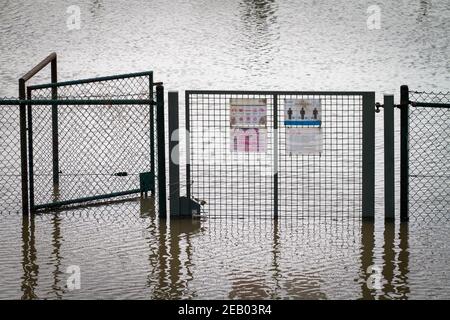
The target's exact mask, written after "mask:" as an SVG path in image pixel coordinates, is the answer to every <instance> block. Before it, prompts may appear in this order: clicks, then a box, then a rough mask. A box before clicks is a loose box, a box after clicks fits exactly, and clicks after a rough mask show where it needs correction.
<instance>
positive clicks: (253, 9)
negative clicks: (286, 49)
mask: <svg viewBox="0 0 450 320" xmlns="http://www.w3.org/2000/svg"><path fill="white" fill-rule="evenodd" d="M239 5H240V9H241V20H242V22H243V27H242V30H240V34H241V36H242V37H243V39H239V41H238V43H237V44H236V46H239V47H241V46H243V47H244V49H245V51H246V52H247V53H248V55H246V60H247V61H245V63H243V64H242V65H244V66H253V68H252V70H253V71H254V70H255V68H257V69H258V68H266V67H267V64H268V63H270V62H271V61H272V60H273V58H274V57H273V54H274V49H275V46H274V45H275V43H276V41H275V40H276V37H277V29H276V28H277V17H276V15H275V12H276V9H277V6H276V3H275V1H274V0H242V1H241V2H240V4H239Z"/></svg>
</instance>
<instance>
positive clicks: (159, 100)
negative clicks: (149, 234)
mask: <svg viewBox="0 0 450 320" xmlns="http://www.w3.org/2000/svg"><path fill="white" fill-rule="evenodd" d="M156 131H157V143H158V202H159V208H158V209H159V210H158V212H159V217H160V218H166V216H167V212H166V150H165V138H164V137H165V134H164V132H165V131H164V86H162V85H158V86H157V87H156Z"/></svg>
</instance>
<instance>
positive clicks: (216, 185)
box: [169, 90, 375, 219]
mask: <svg viewBox="0 0 450 320" xmlns="http://www.w3.org/2000/svg"><path fill="white" fill-rule="evenodd" d="M170 104H171V103H170V101H169V108H170ZM185 104H186V114H185V117H186V129H187V145H186V149H187V152H186V154H187V159H186V163H187V165H186V189H187V190H186V192H187V198H188V199H190V198H194V199H197V200H196V201H201V202H203V203H204V206H203V208H204V210H205V212H206V213H207V214H208V216H212V217H214V216H223V217H225V216H230V217H249V216H267V217H277V216H289V217H298V218H302V217H332V218H338V217H349V216H350V217H358V218H359V217H363V218H368V219H373V217H374V173H375V172H374V158H375V152H374V150H375V148H374V144H375V138H374V131H375V124H374V119H375V112H374V106H375V94H374V93H373V92H285V91H203V90H202V91H186V95H185ZM169 111H170V110H169ZM169 118H170V116H169ZM296 141H302V142H301V144H299V145H296Z"/></svg>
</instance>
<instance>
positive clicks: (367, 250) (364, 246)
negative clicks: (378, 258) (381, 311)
mask: <svg viewBox="0 0 450 320" xmlns="http://www.w3.org/2000/svg"><path fill="white" fill-rule="evenodd" d="M374 231H375V225H374V223H371V222H364V223H362V225H361V253H360V254H361V270H360V276H359V278H360V283H361V294H362V298H363V299H365V300H372V299H374V298H375V296H376V292H375V291H374V290H372V289H370V288H369V287H368V286H367V281H368V280H369V276H370V274H368V272H367V270H368V269H369V267H371V266H373V264H374V259H373V258H374V257H373V253H374V247H375V235H374Z"/></svg>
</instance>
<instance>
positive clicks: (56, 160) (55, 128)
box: [51, 56, 59, 188]
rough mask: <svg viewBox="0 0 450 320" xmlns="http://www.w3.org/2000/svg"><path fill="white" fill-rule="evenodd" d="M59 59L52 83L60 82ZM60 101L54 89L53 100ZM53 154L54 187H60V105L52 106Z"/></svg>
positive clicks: (56, 90) (54, 67) (56, 89)
mask: <svg viewBox="0 0 450 320" xmlns="http://www.w3.org/2000/svg"><path fill="white" fill-rule="evenodd" d="M57 70H58V66H57V58H56V56H55V58H54V59H53V60H52V61H51V78H52V79H51V80H52V83H57V82H58V72H57ZM57 99H58V88H57V87H56V86H53V87H52V100H57ZM52 153H53V187H54V188H58V186H59V134H58V105H57V104H52Z"/></svg>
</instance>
